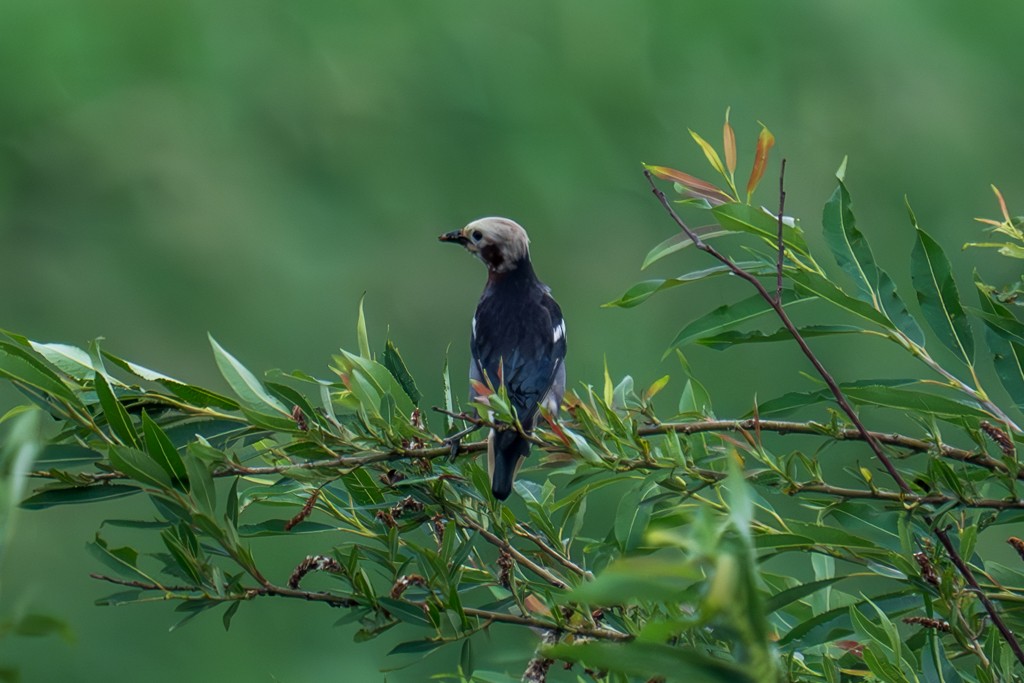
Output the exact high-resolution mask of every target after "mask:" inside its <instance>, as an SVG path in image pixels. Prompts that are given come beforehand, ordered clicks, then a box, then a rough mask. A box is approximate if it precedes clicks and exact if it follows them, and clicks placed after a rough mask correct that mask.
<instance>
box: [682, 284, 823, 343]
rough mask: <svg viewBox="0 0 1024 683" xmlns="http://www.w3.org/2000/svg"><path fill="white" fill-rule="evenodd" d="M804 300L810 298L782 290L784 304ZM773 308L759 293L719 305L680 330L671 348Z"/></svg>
mask: <svg viewBox="0 0 1024 683" xmlns="http://www.w3.org/2000/svg"><path fill="white" fill-rule="evenodd" d="M804 301H809V299H798V298H796V296H795V295H794V293H793V291H792V290H790V289H784V290H782V305H783V306H790V305H792V304H797V303H801V302H804ZM772 310H773V309H772V307H771V306H770V305H769V304H768V302H766V301H765V300H764V299H762V298H761V297H760V295H757V294H755V295H753V296H751V297H748V298H746V299H743V300H742V301H738V302H736V303H734V304H725V305H724V306H719V307H718V308H716V309H714V310H713V311H711V312H709V313H705V314H704V315H702V316H700V317H699V318H697V319H696V320H693V321H692V322H690V324H689V325H687V326H686V327H684V328H683V329H682V330H680V331H679V334H677V335H676V338H675V339H673V340H672V344H671V345H670V346H669V349H670V350H671V349H674V348H676V347H681V346H685V345H686V344H688V343H690V342H692V341H694V340H697V339H703V338H704V337H709V336H714V335H716V334H720V333H722V332H725V331H727V330H731V329H733V328H735V327H737V326H738V325H741V324H743V323H745V322H748V321H750V320H753V319H754V318H757V317H758V316H761V315H764V314H765V313H770V312H771V311H772Z"/></svg>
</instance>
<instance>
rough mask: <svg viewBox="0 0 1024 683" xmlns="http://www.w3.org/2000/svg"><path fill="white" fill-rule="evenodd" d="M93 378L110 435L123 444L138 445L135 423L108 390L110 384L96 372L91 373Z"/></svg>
mask: <svg viewBox="0 0 1024 683" xmlns="http://www.w3.org/2000/svg"><path fill="white" fill-rule="evenodd" d="M93 378H94V380H93V382H94V386H95V387H96V395H97V396H98V397H99V399H100V406H102V408H103V414H104V415H105V416H106V418H107V424H108V425H110V431H111V432H112V435H113V436H115V437H117V438H118V439H119V440H120V441H121V443H123V444H124V445H125V446H133V447H138V445H139V435H138V434H137V433H136V432H135V425H133V424H132V419H131V417H129V416H128V411H127V410H125V409H124V406H123V405H121V402H120V401H118V400H117V397H115V396H114V392H113V391H111V390H110V385H108V384H107V380H106V379H104V378H103V375H101V374H99V373H97V374H95V375H93Z"/></svg>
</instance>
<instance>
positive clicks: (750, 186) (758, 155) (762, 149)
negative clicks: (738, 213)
mask: <svg viewBox="0 0 1024 683" xmlns="http://www.w3.org/2000/svg"><path fill="white" fill-rule="evenodd" d="M774 145H775V136H774V135H772V132H771V131H770V130H768V128H767V127H766V126H763V125H762V126H761V133H760V134H759V135H758V136H757V151H756V152H754V167H753V168H752V169H750V180H748V181H747V203H748V204H749V203H750V197H751V195H753V194H754V190H756V189H757V184H758V183H760V182H761V177H762V176H763V175H764V170H765V168H767V166H768V152H769V151H770V150H771V148H772V147H773V146H774Z"/></svg>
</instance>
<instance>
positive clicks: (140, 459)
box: [107, 446, 171, 489]
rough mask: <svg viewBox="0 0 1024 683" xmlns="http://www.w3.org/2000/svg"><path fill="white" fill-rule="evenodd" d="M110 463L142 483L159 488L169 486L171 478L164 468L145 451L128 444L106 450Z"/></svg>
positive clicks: (167, 487)
mask: <svg viewBox="0 0 1024 683" xmlns="http://www.w3.org/2000/svg"><path fill="white" fill-rule="evenodd" d="M107 457H109V458H110V464H111V465H113V466H114V467H115V468H116V469H117V470H118V471H119V472H122V473H123V474H126V475H128V476H129V477H131V478H132V479H134V480H136V481H138V482H140V483H142V484H149V485H150V486H156V487H157V488H159V489H169V488H171V478H170V476H168V474H167V472H166V471H164V468H163V467H161V466H160V465H159V464H157V462H156V461H155V460H154V459H153V458H151V457H150V456H149V454H148V453H146V452H145V451H140V450H139V449H137V448H132V447H130V446H111V447H110V449H109V450H108V456H107Z"/></svg>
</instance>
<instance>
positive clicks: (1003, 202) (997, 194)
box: [992, 185, 1013, 225]
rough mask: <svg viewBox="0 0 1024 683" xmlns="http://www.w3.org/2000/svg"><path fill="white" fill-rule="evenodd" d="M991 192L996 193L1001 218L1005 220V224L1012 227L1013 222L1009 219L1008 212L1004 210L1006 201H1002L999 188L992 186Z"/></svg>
mask: <svg viewBox="0 0 1024 683" xmlns="http://www.w3.org/2000/svg"><path fill="white" fill-rule="evenodd" d="M992 191H993V192H995V193H996V198H997V199H998V200H999V208H1000V209H1001V210H1002V212H1003V218H1005V219H1006V222H1007V223H1009V224H1011V225H1012V224H1013V221H1012V220H1011V219H1010V212H1009V211H1007V210H1006V200H1004V199H1003V193H1002V192H1000V191H999V188H998V187H996V186H995V185H993V186H992Z"/></svg>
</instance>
